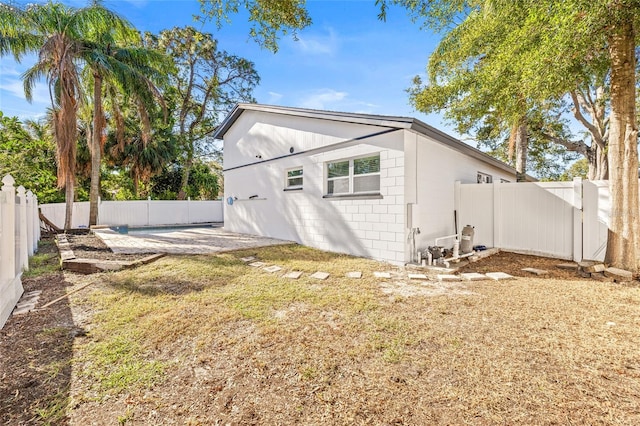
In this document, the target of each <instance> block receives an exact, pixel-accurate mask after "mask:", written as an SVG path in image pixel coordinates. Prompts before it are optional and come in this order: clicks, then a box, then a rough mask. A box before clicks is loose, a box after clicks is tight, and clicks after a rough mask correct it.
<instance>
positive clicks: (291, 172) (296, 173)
mask: <svg viewBox="0 0 640 426" xmlns="http://www.w3.org/2000/svg"><path fill="white" fill-rule="evenodd" d="M294 176H302V169H296V170H289V171H288V172H287V177H294Z"/></svg>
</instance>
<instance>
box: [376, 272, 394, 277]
mask: <svg viewBox="0 0 640 426" xmlns="http://www.w3.org/2000/svg"><path fill="white" fill-rule="evenodd" d="M373 276H374V277H376V278H391V273H389V272H374V273H373Z"/></svg>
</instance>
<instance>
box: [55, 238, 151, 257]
mask: <svg viewBox="0 0 640 426" xmlns="http://www.w3.org/2000/svg"><path fill="white" fill-rule="evenodd" d="M67 240H68V241H69V245H70V246H71V249H72V250H73V254H74V255H75V256H76V258H77V259H98V260H118V261H125V262H132V261H134V260H140V259H143V258H145V257H148V256H149V254H125V253H114V252H113V251H111V249H110V248H109V247H108V246H107V245H106V244H105V243H104V241H102V240H101V239H100V237H98V236H96V235H95V234H92V233H89V234H85V235H72V234H68V235H67Z"/></svg>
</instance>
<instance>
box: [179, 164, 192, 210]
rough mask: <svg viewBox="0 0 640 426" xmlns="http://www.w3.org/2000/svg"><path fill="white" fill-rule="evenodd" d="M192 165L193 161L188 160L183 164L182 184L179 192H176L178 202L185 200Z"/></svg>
mask: <svg viewBox="0 0 640 426" xmlns="http://www.w3.org/2000/svg"><path fill="white" fill-rule="evenodd" d="M192 165H193V160H192V159H191V158H188V159H187V161H185V163H184V167H183V169H182V182H181V183H180V191H178V200H186V198H187V189H188V187H189V174H190V173H191V166H192Z"/></svg>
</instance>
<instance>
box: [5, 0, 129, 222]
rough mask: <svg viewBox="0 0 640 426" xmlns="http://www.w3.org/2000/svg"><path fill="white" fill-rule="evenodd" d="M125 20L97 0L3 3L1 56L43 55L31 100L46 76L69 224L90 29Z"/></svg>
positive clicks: (30, 79)
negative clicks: (87, 1) (80, 4)
mask: <svg viewBox="0 0 640 426" xmlns="http://www.w3.org/2000/svg"><path fill="white" fill-rule="evenodd" d="M121 25H122V20H121V19H120V18H119V17H118V16H117V15H115V14H114V13H112V12H110V11H109V10H107V9H105V8H103V7H100V6H98V5H97V3H94V4H93V5H91V6H89V7H86V8H80V9H78V8H73V7H69V6H65V5H63V4H59V3H52V2H49V3H46V4H29V5H27V6H24V7H19V6H16V5H12V4H6V3H0V56H4V55H7V54H10V53H11V54H13V56H14V58H15V59H16V61H18V62H19V61H20V60H21V59H22V58H23V57H24V56H25V55H27V54H30V53H35V54H37V61H36V63H35V65H33V66H32V67H31V68H29V69H28V70H27V71H26V72H25V73H24V74H23V81H24V91H25V96H26V98H27V100H31V99H32V91H33V87H34V86H35V84H36V83H37V82H38V81H39V80H40V79H41V78H43V77H44V78H46V81H47V84H48V85H49V95H50V98H51V105H52V110H53V124H54V126H53V130H54V135H55V140H56V156H57V159H58V172H57V174H58V186H59V187H61V188H64V189H65V199H66V203H67V206H66V215H65V223H64V227H65V229H70V228H71V224H72V214H73V201H74V193H75V167H76V159H75V156H76V144H77V130H76V121H77V109H78V104H79V102H80V100H81V97H80V91H81V86H80V78H79V70H78V63H79V60H80V59H81V58H82V57H83V55H84V54H85V53H86V50H85V46H86V41H87V37H86V36H87V34H88V33H89V32H92V33H96V32H97V33H99V32H107V31H110V30H113V29H114V28H119V27H120V26H121Z"/></svg>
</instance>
